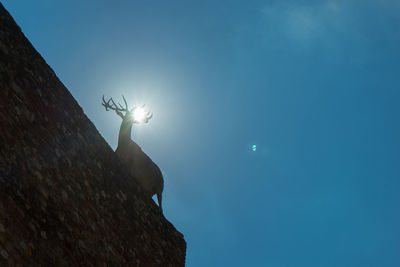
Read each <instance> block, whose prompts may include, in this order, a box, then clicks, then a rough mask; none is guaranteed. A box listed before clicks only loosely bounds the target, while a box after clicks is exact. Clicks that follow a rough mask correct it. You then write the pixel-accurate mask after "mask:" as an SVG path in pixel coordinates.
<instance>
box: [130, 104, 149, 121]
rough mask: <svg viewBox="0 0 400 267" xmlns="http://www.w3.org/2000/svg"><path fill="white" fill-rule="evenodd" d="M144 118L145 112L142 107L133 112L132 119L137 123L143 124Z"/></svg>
mask: <svg viewBox="0 0 400 267" xmlns="http://www.w3.org/2000/svg"><path fill="white" fill-rule="evenodd" d="M145 117H146V112H145V111H144V109H143V108H142V107H137V108H136V109H135V110H134V111H133V119H134V120H135V121H137V122H143V121H144V119H145Z"/></svg>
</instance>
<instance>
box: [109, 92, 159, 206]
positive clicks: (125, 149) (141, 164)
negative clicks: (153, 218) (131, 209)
mask: <svg viewBox="0 0 400 267" xmlns="http://www.w3.org/2000/svg"><path fill="white" fill-rule="evenodd" d="M110 101H111V102H112V104H110ZM124 102H125V108H123V107H122V106H121V105H120V107H118V106H117V105H116V104H115V103H114V101H113V100H112V99H110V100H108V102H106V101H105V100H104V97H103V106H104V107H105V108H106V110H108V109H112V110H114V111H115V112H116V113H117V115H119V116H120V117H121V118H122V123H121V127H120V129H119V134H118V147H117V149H116V150H115V153H116V154H117V156H118V157H119V158H120V160H121V161H122V162H123V163H124V165H125V166H126V168H127V170H128V172H129V173H130V174H131V175H132V176H133V177H134V178H135V179H136V180H137V182H138V183H139V184H140V185H141V186H142V188H143V189H144V190H145V192H146V193H148V194H149V197H150V198H151V197H152V196H153V195H155V194H156V195H157V200H158V205H159V207H160V209H161V211H162V192H163V189H164V178H163V175H162V173H161V170H160V168H159V167H158V166H157V164H155V163H154V162H153V161H152V160H151V159H150V157H149V156H147V155H146V153H144V152H143V151H142V149H141V148H140V146H139V145H138V144H136V143H135V142H134V141H133V140H132V139H131V132H132V126H133V124H134V123H139V122H137V121H135V120H134V118H133V116H132V114H133V111H134V109H135V108H137V107H134V108H133V109H132V110H129V109H128V105H127V104H126V101H125V98H124ZM122 112H126V113H125V114H123V113H122ZM151 117H152V115H151V114H149V113H147V116H146V118H145V119H144V120H143V121H144V122H147V121H148V120H149V119H150V118H151Z"/></svg>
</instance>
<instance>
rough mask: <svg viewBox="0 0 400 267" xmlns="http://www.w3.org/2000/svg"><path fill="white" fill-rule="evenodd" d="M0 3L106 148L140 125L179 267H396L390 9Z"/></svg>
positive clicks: (372, 4)
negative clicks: (143, 118) (111, 101)
mask: <svg viewBox="0 0 400 267" xmlns="http://www.w3.org/2000/svg"><path fill="white" fill-rule="evenodd" d="M1 2H2V3H3V4H4V5H5V7H6V8H7V9H8V10H9V12H10V13H11V14H12V15H13V16H14V19H15V20H16V21H17V23H18V24H19V25H20V26H21V28H22V30H23V32H24V33H25V34H26V36H27V37H28V38H29V40H30V41H31V42H32V43H33V45H34V46H35V48H36V49H37V50H38V51H39V52H40V53H41V55H42V56H43V57H44V58H45V59H46V61H47V63H48V64H49V65H50V66H51V67H52V68H53V69H54V71H55V72H56V73H57V75H58V77H59V78H60V79H61V81H62V82H63V83H64V84H65V85H66V86H67V88H68V89H69V90H70V92H71V93H72V95H73V96H74V97H75V98H76V100H77V101H78V102H79V104H80V105H81V106H82V108H83V110H84V112H85V113H86V114H87V116H88V117H89V118H90V120H91V121H92V122H93V123H94V124H95V125H96V127H97V129H98V130H99V132H100V133H101V134H102V135H103V136H104V137H105V139H106V140H107V142H108V143H109V144H110V145H111V146H112V147H113V148H114V149H115V148H116V144H117V134H118V127H119V123H120V119H119V117H118V116H116V115H115V114H113V113H111V112H106V111H105V110H104V108H103V107H102V106H101V105H100V102H101V96H102V95H103V94H105V95H106V96H107V97H111V96H112V97H114V98H115V99H118V98H119V97H120V95H121V94H124V95H125V96H126V98H127V100H128V102H129V103H130V104H131V105H133V104H146V105H147V107H148V108H149V109H150V110H152V111H153V112H154V117H153V119H152V120H151V121H150V123H149V124H147V125H144V126H140V127H137V128H135V129H134V132H133V139H134V140H135V141H136V142H137V143H138V144H139V145H140V146H141V147H142V148H143V150H144V151H145V152H147V153H148V154H149V155H150V156H151V157H152V159H153V160H154V161H155V162H156V163H157V164H158V165H159V166H160V168H161V169H162V171H163V173H164V178H165V181H166V184H165V191H164V212H165V216H166V217H167V218H168V219H169V220H170V221H171V222H172V223H173V224H174V225H175V226H176V227H177V229H179V230H180V231H182V232H183V234H184V235H185V239H186V241H187V244H188V250H187V266H189V267H203V266H273V267H274V266H307V267H308V266H400V253H399V251H400V227H399V225H400V212H399V204H400V194H399V193H400V162H399V161H400V153H399V151H400V140H399V138H400V120H399V115H400V103H399V102H400V15H399V14H400V1H398V0H380V1H377V0H359V1H358V0H343V1H341V0H330V1H324V0H320V1H306V0H304V1H300V0H297V1H283V0H281V1H273V0H265V1H210V0H202V1H175V0H168V1H164V0H148V1H126V0H117V1H103V0H85V1H82V0H79V1H78V0H68V1H54V0H41V1H32V0H2V1H1ZM253 144H255V145H256V146H257V150H256V151H253V150H252V145H253Z"/></svg>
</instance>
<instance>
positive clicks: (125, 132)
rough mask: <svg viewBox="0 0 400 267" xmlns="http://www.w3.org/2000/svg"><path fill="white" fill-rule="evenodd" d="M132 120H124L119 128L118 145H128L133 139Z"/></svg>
mask: <svg viewBox="0 0 400 267" xmlns="http://www.w3.org/2000/svg"><path fill="white" fill-rule="evenodd" d="M132 124H133V122H132V121H128V120H125V119H124V120H122V123H121V127H120V128H119V135H118V147H125V146H127V145H128V144H129V143H130V142H132V140H131V132H132Z"/></svg>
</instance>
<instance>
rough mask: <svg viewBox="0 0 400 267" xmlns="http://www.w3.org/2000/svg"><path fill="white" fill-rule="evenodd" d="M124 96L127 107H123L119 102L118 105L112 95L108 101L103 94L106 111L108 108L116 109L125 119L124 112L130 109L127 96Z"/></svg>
mask: <svg viewBox="0 0 400 267" xmlns="http://www.w3.org/2000/svg"><path fill="white" fill-rule="evenodd" d="M122 98H123V99H124V103H125V107H123V106H122V105H121V104H120V103H119V102H118V105H117V104H116V103H115V102H114V100H113V99H112V97H110V99H108V101H106V100H105V99H104V95H103V98H102V99H103V102H102V103H101V104H102V105H103V106H104V107H105V108H106V111H108V109H111V110H114V111H115V113H117V115H118V116H120V117H121V118H122V119H123V118H124V114H122V112H129V110H128V104H127V103H126V100H125V97H124V96H122ZM110 102H111V103H110Z"/></svg>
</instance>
